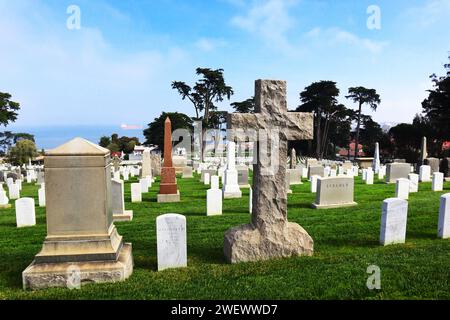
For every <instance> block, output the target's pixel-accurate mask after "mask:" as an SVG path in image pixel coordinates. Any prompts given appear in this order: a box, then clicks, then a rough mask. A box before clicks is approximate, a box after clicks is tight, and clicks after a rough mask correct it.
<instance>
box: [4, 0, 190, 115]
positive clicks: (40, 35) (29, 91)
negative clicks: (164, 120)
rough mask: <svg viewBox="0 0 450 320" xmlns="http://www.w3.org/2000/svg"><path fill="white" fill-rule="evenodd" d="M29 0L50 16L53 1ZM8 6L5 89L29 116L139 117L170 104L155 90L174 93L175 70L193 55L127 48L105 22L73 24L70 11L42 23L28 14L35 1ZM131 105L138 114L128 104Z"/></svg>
mask: <svg viewBox="0 0 450 320" xmlns="http://www.w3.org/2000/svg"><path fill="white" fill-rule="evenodd" d="M29 4H30V5H31V6H32V7H33V9H34V10H35V12H39V13H40V15H42V17H43V18H45V12H46V9H45V7H42V6H41V5H40V4H39V5H38V4H37V3H36V2H34V3H33V2H31V1H30V2H29ZM0 8H1V9H4V8H5V9H8V17H7V18H4V19H0V38H1V39H2V41H1V42H0V70H2V77H1V79H0V91H7V92H10V93H11V94H13V96H14V98H15V99H17V100H18V101H20V102H21V104H22V110H21V113H20V119H19V120H20V122H21V123H28V124H31V123H34V124H39V123H47V124H48V123H53V124H55V123H63V124H67V123H85V124H95V123H97V124H98V123H100V124H101V123H104V124H106V123H110V121H111V119H116V121H118V122H119V121H120V122H122V121H123V122H127V121H130V122H133V121H136V118H141V117H139V116H137V115H138V114H139V113H141V116H142V118H143V117H144V115H145V113H146V111H145V110H146V109H147V108H149V107H151V106H152V105H154V104H158V107H159V108H162V107H164V104H165V103H167V102H168V100H165V101H163V100H160V101H158V100H156V99H153V100H151V99H150V96H151V95H154V96H158V93H159V92H167V95H168V96H169V97H170V93H171V91H170V85H169V84H170V81H171V80H172V79H171V78H169V77H171V74H172V76H173V73H174V70H176V68H180V67H181V66H182V65H184V64H185V61H186V59H187V53H186V52H185V51H184V50H182V49H180V48H177V47H172V48H169V49H165V50H162V49H158V50H156V49H154V50H153V49H152V50H141V51H139V50H134V51H133V52H132V53H124V52H123V50H121V49H118V48H115V47H113V46H111V45H110V43H109V42H108V41H107V39H105V38H104V36H103V35H102V32H101V31H100V30H98V29H95V28H89V27H85V26H83V28H82V29H81V30H75V31H71V30H68V29H67V28H66V26H65V23H64V22H65V21H64V17H65V12H64V11H63V12H61V17H62V18H63V19H61V20H55V21H52V22H49V19H43V20H42V21H43V22H42V23H41V22H39V21H33V22H30V19H28V18H27V15H26V14H24V12H28V10H30V7H27V8H26V10H25V8H24V7H22V6H15V5H14V4H13V3H12V2H11V4H10V5H4V4H3V5H0ZM23 10H25V11H23ZM11 34H13V36H11ZM150 100H151V105H148V103H149V101H150ZM169 103H170V102H169ZM130 107H133V108H134V109H133V110H134V112H133V113H131V112H128V111H125V110H130V109H129V108H130ZM101 110H103V111H101ZM102 113H103V114H104V116H99V115H101V114H102ZM50 115H51V116H50ZM144 121H147V119H146V120H144Z"/></svg>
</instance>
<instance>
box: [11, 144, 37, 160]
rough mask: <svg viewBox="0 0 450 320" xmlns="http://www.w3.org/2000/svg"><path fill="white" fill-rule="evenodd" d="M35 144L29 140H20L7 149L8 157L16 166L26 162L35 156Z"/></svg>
mask: <svg viewBox="0 0 450 320" xmlns="http://www.w3.org/2000/svg"><path fill="white" fill-rule="evenodd" d="M37 154H38V153H37V149H36V145H35V144H34V142H33V141H30V140H20V141H18V142H17V143H16V145H15V146H14V147H12V148H11V149H10V150H9V154H8V159H9V161H10V163H12V164H13V165H16V166H21V165H23V164H27V163H28V161H29V160H30V159H33V158H34V157H36V156H37Z"/></svg>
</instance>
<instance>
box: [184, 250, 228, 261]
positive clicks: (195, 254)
mask: <svg viewBox="0 0 450 320" xmlns="http://www.w3.org/2000/svg"><path fill="white" fill-rule="evenodd" d="M188 253H189V254H188V256H189V257H190V258H195V260H196V261H197V262H198V263H201V264H226V263H227V261H226V259H225V256H224V253H223V247H216V248H211V247H206V246H205V247H199V246H196V247H194V248H193V247H189V248H188Z"/></svg>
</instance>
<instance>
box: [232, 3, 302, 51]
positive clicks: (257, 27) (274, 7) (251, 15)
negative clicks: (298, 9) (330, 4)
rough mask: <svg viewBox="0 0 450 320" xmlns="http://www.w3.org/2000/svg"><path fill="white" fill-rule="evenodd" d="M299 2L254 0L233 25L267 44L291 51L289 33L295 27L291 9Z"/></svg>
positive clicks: (234, 20) (233, 19) (235, 19)
mask: <svg viewBox="0 0 450 320" xmlns="http://www.w3.org/2000/svg"><path fill="white" fill-rule="evenodd" d="M297 3H298V1H297V0H254V1H252V4H251V5H250V6H247V7H246V12H245V13H244V14H242V15H237V16H235V17H233V18H232V19H231V24H232V25H234V26H235V27H238V28H240V29H242V30H245V31H247V32H249V33H251V34H253V35H255V36H258V37H260V38H261V39H263V40H264V41H265V42H266V44H268V45H272V46H281V47H282V48H284V49H289V48H290V44H289V41H288V38H287V33H288V31H289V30H291V29H292V28H293V26H294V25H295V20H294V19H293V18H292V17H291V15H290V14H289V9H290V8H291V7H293V6H295V5H296V4H297Z"/></svg>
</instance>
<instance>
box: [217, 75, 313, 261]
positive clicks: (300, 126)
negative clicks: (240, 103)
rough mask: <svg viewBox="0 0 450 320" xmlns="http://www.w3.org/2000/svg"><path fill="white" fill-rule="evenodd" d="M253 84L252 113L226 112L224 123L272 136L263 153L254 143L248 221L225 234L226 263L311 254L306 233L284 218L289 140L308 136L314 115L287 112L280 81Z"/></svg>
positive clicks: (283, 85) (311, 241) (259, 142)
mask: <svg viewBox="0 0 450 320" xmlns="http://www.w3.org/2000/svg"><path fill="white" fill-rule="evenodd" d="M255 87H256V88H255V102H256V103H255V113H254V114H239V113H233V114H229V116H228V127H229V129H232V128H247V129H254V130H259V133H260V139H259V140H261V134H262V133H264V132H268V131H270V135H271V136H275V139H274V140H277V141H271V142H272V145H271V148H270V149H269V148H266V149H267V154H265V155H263V154H262V150H261V147H262V145H263V143H261V141H258V142H257V145H258V154H257V159H256V160H257V161H256V165H254V170H253V192H254V194H253V213H252V221H251V223H250V224H248V225H243V226H240V227H237V228H234V229H231V230H229V231H228V232H227V233H226V234H225V243H224V253H225V256H226V258H227V259H228V261H230V262H231V263H239V262H248V261H259V260H268V259H272V258H280V257H290V256H296V255H297V256H298V255H312V254H313V246H314V242H313V239H312V238H311V237H310V235H309V234H308V233H307V232H306V231H305V230H304V229H303V228H302V227H301V226H300V225H298V224H296V223H290V222H288V219H287V188H286V172H287V171H286V166H287V155H288V141H290V140H307V139H312V138H313V114H312V113H294V112H292V113H290V112H289V113H288V109H287V102H286V82H285V81H272V80H257V81H256V84H255ZM231 134H233V133H232V132H231ZM264 135H266V134H265V133H264ZM269 140H270V139H269ZM267 144H269V143H267ZM268 159H270V160H272V161H268ZM274 159H275V160H274ZM277 160H278V161H277ZM274 161H276V162H277V164H276V165H275V167H276V169H274V163H273V162H274Z"/></svg>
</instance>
